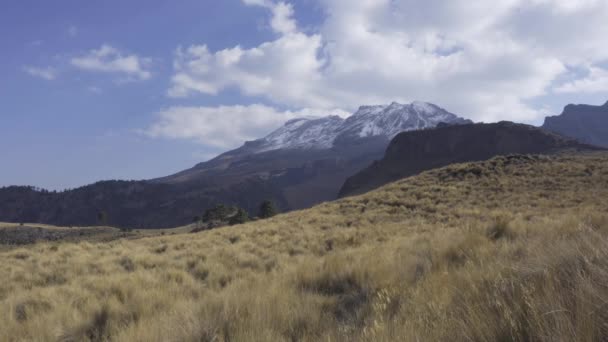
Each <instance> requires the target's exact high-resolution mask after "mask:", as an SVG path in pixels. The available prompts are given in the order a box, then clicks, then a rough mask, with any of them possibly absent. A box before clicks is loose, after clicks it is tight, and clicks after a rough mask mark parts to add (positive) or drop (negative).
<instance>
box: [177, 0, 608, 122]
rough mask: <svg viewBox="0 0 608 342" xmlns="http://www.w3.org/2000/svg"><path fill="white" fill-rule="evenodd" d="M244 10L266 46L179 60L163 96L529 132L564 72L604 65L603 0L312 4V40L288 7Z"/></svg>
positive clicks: (340, 0) (261, 0)
mask: <svg viewBox="0 0 608 342" xmlns="http://www.w3.org/2000/svg"><path fill="white" fill-rule="evenodd" d="M243 1H244V3H245V4H246V5H250V6H262V7H264V8H266V9H268V11H269V12H270V14H271V19H270V22H269V24H270V27H271V28H272V30H273V31H274V32H275V33H276V34H277V37H276V39H274V40H271V41H267V42H264V43H262V44H260V45H259V46H256V47H253V48H247V49H245V48H242V47H241V46H235V47H229V48H226V49H222V50H218V51H210V50H209V49H208V47H207V46H206V45H193V46H189V47H186V48H179V49H178V50H177V51H176V53H175V63H174V64H175V74H174V76H173V78H172V82H171V87H170V89H169V90H168V94H169V95H170V96H173V97H185V96H191V95H194V94H196V93H204V94H218V93H219V92H221V91H222V90H225V89H227V88H237V89H239V90H240V91H241V92H242V93H243V94H244V95H248V96H257V97H264V98H266V99H268V100H270V101H271V102H273V103H275V104H279V105H284V106H288V107H292V108H298V107H299V108H303V107H309V108H343V109H345V110H353V109H355V108H356V107H357V106H358V105H360V104H374V103H388V102H391V101H393V100H397V101H401V102H409V101H412V100H424V101H431V102H436V103H437V104H440V105H442V106H444V107H446V108H448V109H450V110H452V111H454V112H457V113H460V114H463V115H466V116H468V117H470V118H472V119H475V120H482V121H496V120H503V119H510V120H517V121H528V122H532V121H535V120H538V119H539V118H540V117H541V116H543V115H544V110H542V109H539V108H536V107H534V106H532V105H530V103H531V102H533V100H534V99H536V98H539V97H541V96H543V95H546V94H550V93H552V92H553V91H554V90H555V88H556V87H559V86H558V85H556V82H557V81H556V80H557V79H559V77H560V76H562V75H564V74H565V73H567V71H568V68H570V67H579V66H582V65H597V64H598V63H601V62H602V61H605V60H608V47H607V46H606V44H605V37H606V36H608V25H605V23H604V22H605V18H606V17H608V2H606V1H603V0H579V1H571V0H496V1H470V0H450V1H445V0H424V1H423V0H359V1H352V0H318V1H319V4H320V5H321V7H322V9H323V11H324V18H325V19H324V21H323V23H322V24H321V25H320V27H318V29H317V30H316V31H315V32H314V33H308V32H306V31H304V30H301V29H299V28H298V25H297V23H296V20H295V19H294V8H293V6H292V5H290V4H289V3H287V2H276V1H271V0H243ZM574 82H576V80H575V81H574ZM580 82H586V81H585V80H580ZM562 88H563V87H562ZM579 88H581V87H579ZM581 89H582V88H581Z"/></svg>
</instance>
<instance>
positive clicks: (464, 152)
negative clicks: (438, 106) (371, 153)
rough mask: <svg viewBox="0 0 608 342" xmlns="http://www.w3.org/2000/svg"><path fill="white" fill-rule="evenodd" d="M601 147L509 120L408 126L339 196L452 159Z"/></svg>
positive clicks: (445, 163)
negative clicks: (415, 128) (412, 128)
mask: <svg viewBox="0 0 608 342" xmlns="http://www.w3.org/2000/svg"><path fill="white" fill-rule="evenodd" d="M599 149H600V148H596V147H593V146H589V145H585V144H582V143H579V142H577V141H574V140H571V139H568V138H564V137H562V136H559V135H557V134H553V133H549V132H546V131H543V130H541V129H539V128H536V127H532V126H528V125H522V124H515V123H511V122H500V123H495V124H472V125H458V126H447V127H439V128H436V129H428V130H421V131H413V132H404V133H401V134H399V135H397V136H396V137H395V138H394V139H393V140H392V141H391V143H390V145H389V146H388V148H387V150H386V153H385V155H384V158H382V159H381V160H380V161H377V162H375V163H373V164H372V165H371V166H369V167H367V168H366V169H363V170H362V171H360V172H359V173H357V174H355V175H353V176H352V177H350V178H348V179H347V180H346V182H345V183H344V185H343V187H342V189H341V190H340V197H344V196H350V195H354V194H361V193H364V192H367V191H369V190H372V189H375V188H378V187H379V186H382V185H384V184H387V183H390V182H392V181H395V180H398V179H401V178H405V177H408V176H412V175H415V174H417V173H420V172H422V171H425V170H430V169H433V168H437V167H442V166H446V165H449V164H452V163H462V162H468V161H479V160H485V159H489V158H492V157H494V156H499V155H506V154H554V153H559V152H563V151H567V150H574V151H593V150H599Z"/></svg>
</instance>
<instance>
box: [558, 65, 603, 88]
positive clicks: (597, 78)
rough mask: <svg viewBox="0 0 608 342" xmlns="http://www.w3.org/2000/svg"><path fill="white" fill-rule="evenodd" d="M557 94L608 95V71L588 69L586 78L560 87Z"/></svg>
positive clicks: (595, 68) (596, 68)
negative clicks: (604, 93)
mask: <svg viewBox="0 0 608 342" xmlns="http://www.w3.org/2000/svg"><path fill="white" fill-rule="evenodd" d="M555 92H557V93H601V92H607V93H608V70H606V69H602V68H598V67H590V68H589V73H588V75H587V77H585V78H582V79H578V80H574V81H571V82H568V83H565V84H562V85H560V86H559V87H557V88H556V89H555Z"/></svg>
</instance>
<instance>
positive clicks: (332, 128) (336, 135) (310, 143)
mask: <svg viewBox="0 0 608 342" xmlns="http://www.w3.org/2000/svg"><path fill="white" fill-rule="evenodd" d="M470 122H471V121H469V120H465V119H463V118H460V117H458V116H456V115H455V114H452V113H450V112H448V111H446V110H445V109H443V108H440V107H438V106H436V105H434V104H431V103H426V102H413V103H411V104H400V103H397V102H393V103H391V104H390V105H378V106H361V107H359V109H358V110H357V111H356V112H355V113H354V114H353V115H352V116H350V117H348V118H347V119H342V118H340V117H338V116H328V117H323V118H300V119H293V120H290V121H288V122H287V123H285V125H284V126H283V127H281V128H279V129H278V130H276V131H274V132H272V133H271V134H269V135H268V136H266V137H265V138H263V139H260V140H257V141H256V142H255V146H256V148H255V151H254V152H255V153H259V152H265V151H271V150H278V149H330V148H332V147H334V146H335V145H336V143H338V142H339V143H341V144H343V143H349V142H353V141H356V140H360V139H364V138H370V137H381V138H385V139H386V140H390V139H392V138H394V137H395V136H396V135H397V134H399V133H401V132H405V131H412V130H420V129H426V128H434V127H436V126H437V125H438V124H439V123H447V124H465V123H470Z"/></svg>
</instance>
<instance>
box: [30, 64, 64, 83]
mask: <svg viewBox="0 0 608 342" xmlns="http://www.w3.org/2000/svg"><path fill="white" fill-rule="evenodd" d="M23 71H25V72H26V73H28V74H30V75H31V76H34V77H39V78H43V79H45V80H47V81H52V80H54V79H55V78H57V70H55V69H54V68H51V67H46V68H39V67H32V66H24V67H23Z"/></svg>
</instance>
